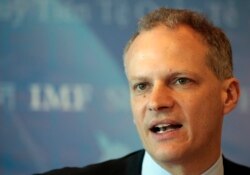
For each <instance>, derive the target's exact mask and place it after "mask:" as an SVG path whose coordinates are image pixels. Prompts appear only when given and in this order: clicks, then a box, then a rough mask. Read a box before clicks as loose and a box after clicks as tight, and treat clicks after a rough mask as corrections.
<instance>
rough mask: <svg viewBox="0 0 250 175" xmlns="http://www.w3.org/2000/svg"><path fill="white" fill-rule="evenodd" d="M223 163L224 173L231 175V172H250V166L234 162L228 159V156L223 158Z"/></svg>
mask: <svg viewBox="0 0 250 175" xmlns="http://www.w3.org/2000/svg"><path fill="white" fill-rule="evenodd" d="M223 164H224V174H225V175H230V174H232V173H233V174H234V173H237V174H250V167H247V166H244V165H240V164H237V163H234V162H232V161H231V160H228V159H226V158H223Z"/></svg>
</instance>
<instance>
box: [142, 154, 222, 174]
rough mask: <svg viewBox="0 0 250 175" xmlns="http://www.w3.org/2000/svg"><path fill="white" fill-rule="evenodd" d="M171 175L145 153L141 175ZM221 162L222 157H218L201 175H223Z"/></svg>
mask: <svg viewBox="0 0 250 175" xmlns="http://www.w3.org/2000/svg"><path fill="white" fill-rule="evenodd" d="M152 174H157V175H171V174H170V173H169V172H168V171H166V170H165V169H163V168H162V167H161V166H160V165H158V164H157V163H156V162H155V161H154V160H153V159H152V157H151V156H150V155H149V154H148V152H145V154H144V157H143V162H142V175H152ZM223 174H224V168H223V160H222V155H220V157H219V159H218V160H217V161H216V162H215V163H214V164H213V165H212V166H211V167H210V168H209V169H208V170H207V171H205V172H204V173H202V175H223Z"/></svg>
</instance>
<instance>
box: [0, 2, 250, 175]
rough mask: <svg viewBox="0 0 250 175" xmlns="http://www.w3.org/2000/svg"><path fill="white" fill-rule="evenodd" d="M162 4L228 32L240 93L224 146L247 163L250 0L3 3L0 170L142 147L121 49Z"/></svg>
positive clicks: (32, 168) (45, 166)
mask: <svg viewBox="0 0 250 175" xmlns="http://www.w3.org/2000/svg"><path fill="white" fill-rule="evenodd" d="M160 6H165V7H177V8H188V9H193V10H197V11H200V12H202V13H204V14H205V15H206V16H208V17H209V18H210V19H211V20H212V21H213V22H214V23H215V24H216V25H218V26H220V27H221V28H223V29H224V31H225V32H226V34H227V35H228V36H229V38H230V40H231V42H232V46H233V55H234V64H235V75H236V76H237V77H238V78H239V80H240V82H241V90H242V96H241V100H240V103H239V105H238V107H237V109H236V110H235V111H234V112H233V113H231V114H230V115H229V116H227V117H226V120H225V123H224V125H225V126H224V131H223V152H224V154H225V156H227V157H229V158H230V159H233V160H235V161H237V162H240V163H242V164H245V165H250V139H249V138H250V137H249V133H250V127H249V124H250V115H249V113H250V81H249V80H250V69H249V65H250V59H249V54H250V50H249V46H250V35H249V32H250V18H249V10H250V1H236V0H221V1H218V0H211V1H199V0H189V1H185V0H136V1H134V0H105V1H104V0H81V1H80V0H0V174H3V175H9V174H13V175H19V174H20V175H21V174H32V173H35V172H43V171H47V170H50V169H54V168H60V167H63V166H84V165H86V164H89V163H93V162H99V161H103V160H106V159H110V158H115V157H119V156H122V155H125V154H127V153H128V152H131V151H134V150H137V149H140V148H142V145H141V143H140V140H139V137H138V136H137V132H136V129H135V127H134V125H133V121H132V117H131V112H130V105H129V93H128V87H127V82H126V78H125V75H124V71H123V64H122V52H123V47H124V45H125V44H126V42H127V40H128V39H129V38H130V36H131V35H132V34H133V32H134V31H135V29H136V25H137V24H136V23H137V20H138V19H139V18H140V17H142V16H143V15H144V14H145V13H147V12H149V11H151V10H153V9H155V8H157V7H160ZM204 100H205V99H204Z"/></svg>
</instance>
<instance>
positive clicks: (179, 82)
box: [176, 78, 190, 85]
mask: <svg viewBox="0 0 250 175" xmlns="http://www.w3.org/2000/svg"><path fill="white" fill-rule="evenodd" d="M189 82H190V79H188V78H178V79H177V80H176V84H179V85H185V84H187V83H189Z"/></svg>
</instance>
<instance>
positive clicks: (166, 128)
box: [151, 124, 181, 134]
mask: <svg viewBox="0 0 250 175" xmlns="http://www.w3.org/2000/svg"><path fill="white" fill-rule="evenodd" d="M180 127H181V125H171V124H159V125H156V126H155V127H153V128H152V129H151V130H152V131H153V132H154V133H158V134H161V133H164V132H166V131H171V130H174V129H178V128H180Z"/></svg>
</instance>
